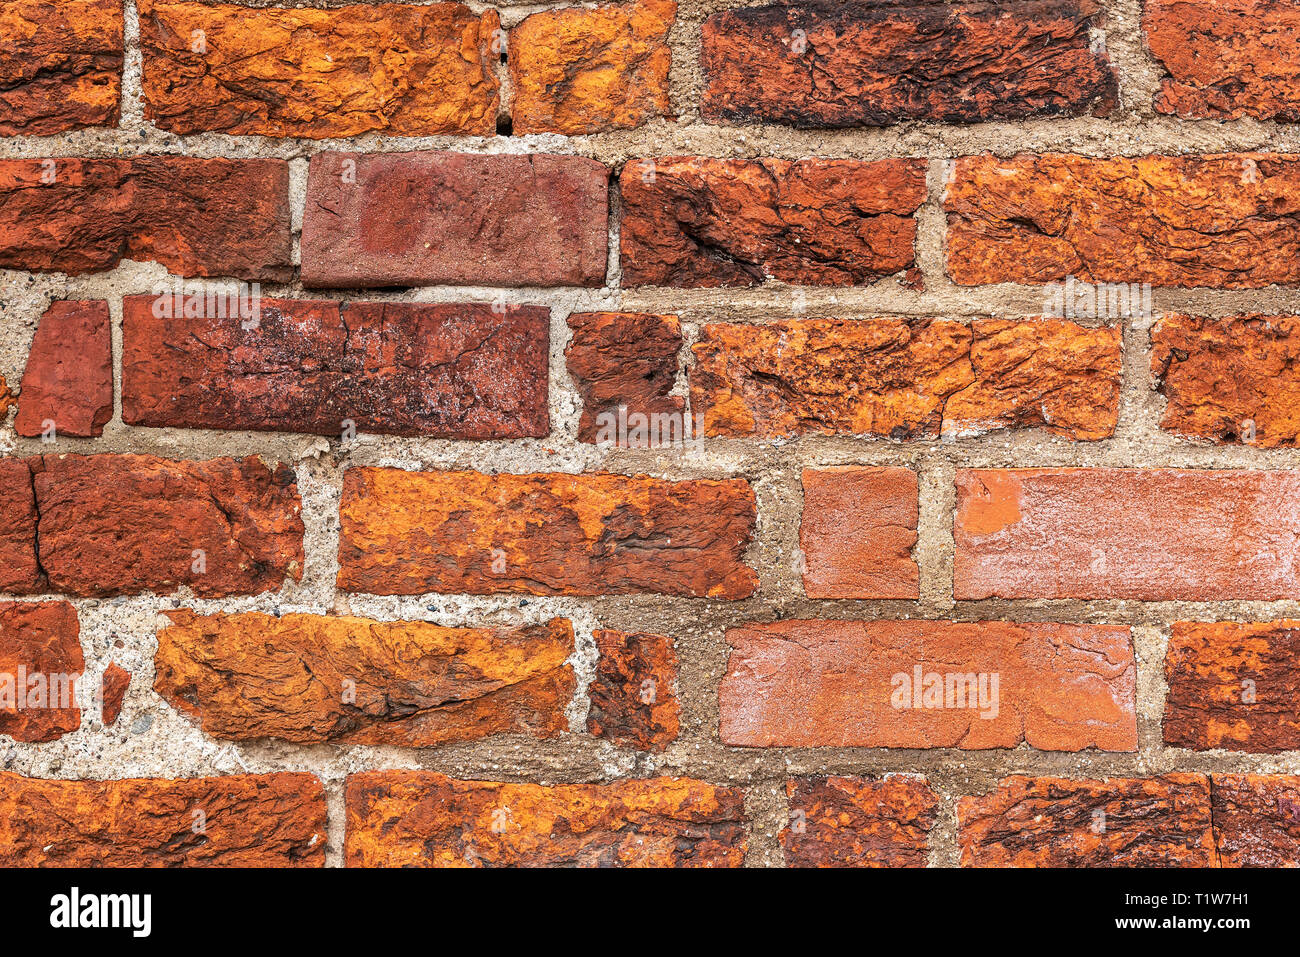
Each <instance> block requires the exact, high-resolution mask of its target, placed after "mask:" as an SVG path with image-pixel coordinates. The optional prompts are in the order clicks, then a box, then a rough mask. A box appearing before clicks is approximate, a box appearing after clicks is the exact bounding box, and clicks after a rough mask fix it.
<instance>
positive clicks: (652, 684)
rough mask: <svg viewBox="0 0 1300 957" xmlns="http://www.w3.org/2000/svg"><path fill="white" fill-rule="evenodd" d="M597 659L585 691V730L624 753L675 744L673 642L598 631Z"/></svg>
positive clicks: (676, 713) (658, 637)
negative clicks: (588, 707) (628, 749)
mask: <svg viewBox="0 0 1300 957" xmlns="http://www.w3.org/2000/svg"><path fill="white" fill-rule="evenodd" d="M592 637H593V638H594V640H595V642H596V650H597V652H599V655H600V657H599V658H598V659H597V661H596V676H595V678H594V679H592V682H591V684H590V685H589V686H588V688H587V697H588V698H590V699H591V711H590V712H588V714H587V730H588V731H590V732H591V733H592V734H594V735H595V736H596V737H598V738H605V739H607V740H609V741H612V742H614V743H615V744H617V745H620V746H622V747H631V748H639V749H640V750H642V751H663V750H664V749H665V748H667V747H668V745H669V744H671V743H672V742H673V741H675V740H676V739H677V731H678V727H679V722H680V718H681V711H682V708H681V702H679V701H678V700H677V652H676V651H675V650H674V649H673V640H672V639H671V638H668V637H666V636H664V635H652V634H647V633H645V632H626V631H611V630H609V629H605V628H598V629H596V631H595V632H594V634H593V636H592Z"/></svg>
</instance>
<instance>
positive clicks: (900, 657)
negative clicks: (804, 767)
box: [718, 620, 1137, 751]
mask: <svg viewBox="0 0 1300 957" xmlns="http://www.w3.org/2000/svg"><path fill="white" fill-rule="evenodd" d="M727 641H728V642H729V643H730V644H731V647H732V651H731V658H730V661H729V663H728V669H727V673H726V675H725V676H724V677H723V679H722V684H721V687H720V688H719V692H718V699H719V711H720V714H721V736H722V740H723V742H724V743H726V744H732V745H740V746H743V747H794V748H798V747H870V748H962V749H968V750H979V749H984V748H1014V747H1016V746H1018V745H1019V744H1020V743H1022V742H1024V743H1026V744H1028V745H1029V746H1030V747H1033V748H1038V749H1041V750H1044V751H1081V750H1083V749H1085V748H1098V749H1101V750H1106V751H1133V750H1136V748H1137V717H1136V712H1135V691H1136V685H1137V669H1136V666H1135V664H1134V658H1133V645H1132V641H1131V639H1130V636H1129V630H1128V629H1127V628H1124V627H1120V626H1111V625H1060V624H1054V623H1050V622H1024V623H1016V622H1004V621H983V622H969V623H966V622H952V621H921V620H915V621H826V620H814V621H778V622H773V623H771V624H752V625H742V626H740V627H737V628H729V629H727ZM918 669H919V671H920V681H917V680H916V677H917V671H918ZM936 676H937V677H936ZM995 682H996V684H995Z"/></svg>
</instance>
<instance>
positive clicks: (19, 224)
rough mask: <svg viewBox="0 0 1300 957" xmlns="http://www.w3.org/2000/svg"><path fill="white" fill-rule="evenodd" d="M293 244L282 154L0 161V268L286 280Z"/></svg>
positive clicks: (290, 266)
mask: <svg viewBox="0 0 1300 957" xmlns="http://www.w3.org/2000/svg"><path fill="white" fill-rule="evenodd" d="M42 177H45V178H46V179H49V178H51V177H52V178H53V182H43V181H42ZM291 249H292V246H291V241H290V235H289V164H288V163H286V162H285V161H284V160H269V159H268V160H264V159H247V160H229V159H194V158H191V157H186V156H135V157H131V158H129V159H63V158H57V159H51V160H0V268H5V269H26V270H32V271H36V272H66V273H73V274H76V273H88V272H98V271H100V270H105V269H112V268H114V267H115V266H117V264H118V263H119V262H121V261H122V260H123V259H133V260H140V261H152V262H158V263H162V265H164V266H166V267H167V269H168V270H169V271H170V272H173V273H177V274H179V275H185V276H231V277H234V278H237V279H249V280H253V279H256V280H275V281H287V280H288V279H290V278H291V277H292V275H293V267H292V265H291V261H290V253H291Z"/></svg>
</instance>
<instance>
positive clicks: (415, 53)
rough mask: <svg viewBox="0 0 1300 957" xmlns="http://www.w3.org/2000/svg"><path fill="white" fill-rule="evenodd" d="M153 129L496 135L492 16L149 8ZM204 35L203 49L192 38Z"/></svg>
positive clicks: (432, 10) (388, 6) (424, 9)
mask: <svg viewBox="0 0 1300 957" xmlns="http://www.w3.org/2000/svg"><path fill="white" fill-rule="evenodd" d="M139 10H140V45H141V49H142V51H143V54H144V94H145V117H146V119H148V120H150V121H151V122H152V123H153V124H154V125H155V126H158V127H160V128H161V129H165V130H169V131H170V132H172V133H179V134H187V133H202V132H209V131H211V132H218V133H232V134H236V135H241V136H306V137H312V138H316V139H323V138H327V137H346V136H358V135H360V134H362V133H370V132H374V133H384V134H387V135H390V136H431V135H433V134H436V133H468V134H474V135H477V136H491V135H492V134H493V133H495V132H496V120H497V108H498V105H499V99H500V97H499V90H498V87H499V84H498V82H497V78H496V73H495V70H494V66H493V63H494V61H495V60H496V54H495V52H494V50H493V45H494V41H495V42H497V43H499V42H500V40H499V37H496V36H494V35H495V34H497V33H498V31H499V28H500V20H499V18H498V17H497V14H496V12H495V11H491V10H490V11H488V12H486V13H485V14H483V15H482V16H479V15H477V14H475V13H473V12H471V11H470V9H469V8H468V7H465V6H463V5H462V4H459V3H434V4H432V5H429V6H411V5H409V4H401V3H376V4H353V5H352V6H346V7H340V8H338V9H333V10H319V9H312V8H285V7H262V8H255V7H249V6H244V5H243V4H233V3H216V4H208V3H196V2H191V0H140V4H139ZM196 30H199V31H202V35H201V39H202V44H201V49H199V50H198V51H196V50H195V47H196V45H198V44H197V42H196V38H195V34H194V31H196Z"/></svg>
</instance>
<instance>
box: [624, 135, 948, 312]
mask: <svg viewBox="0 0 1300 957" xmlns="http://www.w3.org/2000/svg"><path fill="white" fill-rule="evenodd" d="M925 171H926V163H925V160H918V159H890V160H880V161H877V162H863V161H860V160H829V159H807V160H800V161H798V162H789V161H787V160H778V159H764V160H725V159H709V158H706V157H699V156H669V157H658V158H655V159H644V160H634V161H632V162H630V163H628V164H626V165H625V166H624V167H623V172H622V174H621V175H620V177H619V188H620V190H621V191H622V198H623V220H622V225H621V234H620V235H621V246H622V250H621V261H622V265H623V282H624V284H626V285H628V286H649V285H656V286H751V285H754V284H756V283H761V282H763V281H765V280H767V279H779V280H781V281H782V282H788V283H799V284H805V285H829V286H853V285H862V284H864V283H869V282H874V281H875V280H877V279H880V278H882V277H884V276H889V275H892V274H894V273H897V272H901V271H902V270H904V269H907V268H908V267H909V266H911V265H912V264H913V262H914V261H915V258H916V256H915V252H914V250H913V241H914V240H915V238H916V220H915V219H914V218H913V213H915V212H916V210H917V209H918V208H919V207H920V205H921V204H922V203H923V202H925V198H926V185H925Z"/></svg>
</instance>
